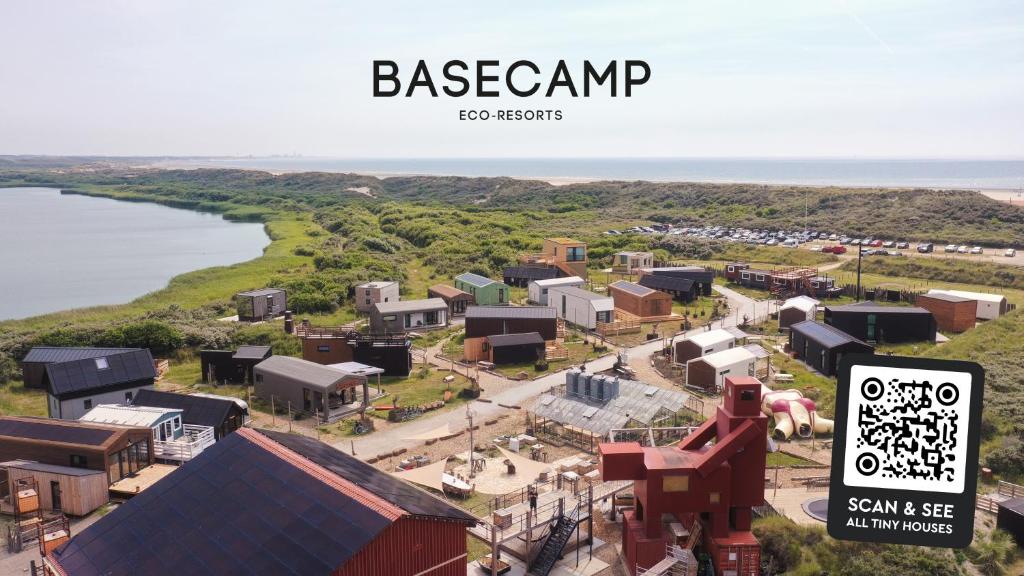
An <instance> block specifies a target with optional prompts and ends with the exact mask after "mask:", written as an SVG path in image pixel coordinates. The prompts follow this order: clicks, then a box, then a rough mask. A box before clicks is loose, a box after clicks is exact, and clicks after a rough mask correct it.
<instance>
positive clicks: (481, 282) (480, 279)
mask: <svg viewBox="0 0 1024 576" xmlns="http://www.w3.org/2000/svg"><path fill="white" fill-rule="evenodd" d="M455 279H456V280H459V281H461V282H465V283H466V284H472V285H473V286H476V287H477V288H484V287H486V286H490V285H491V284H498V281H497V280H491V279H490V278H487V277H486V276H481V275H479V274H473V273H472V272H465V273H463V274H459V275H458V276H456V277H455Z"/></svg>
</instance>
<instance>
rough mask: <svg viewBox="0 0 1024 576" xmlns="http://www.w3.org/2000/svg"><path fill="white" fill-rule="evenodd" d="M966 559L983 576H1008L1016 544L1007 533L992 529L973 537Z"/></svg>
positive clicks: (1015, 554)
mask: <svg viewBox="0 0 1024 576" xmlns="http://www.w3.org/2000/svg"><path fill="white" fill-rule="evenodd" d="M967 557H968V558H969V559H970V560H971V563H972V564H974V565H975V567H977V569H978V571H979V572H981V573H982V574H984V575H985V576H1003V574H1010V572H1009V571H1008V567H1009V566H1010V564H1011V563H1012V562H1013V560H1014V559H1015V558H1016V557H1017V543H1016V542H1014V541H1013V537H1012V536H1010V534H1009V533H1007V532H1004V531H1003V530H999V529H998V528H994V529H992V530H991V531H989V532H987V533H986V534H984V535H981V536H977V537H975V539H974V543H973V544H971V547H970V548H968V549H967Z"/></svg>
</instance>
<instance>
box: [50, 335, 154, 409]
mask: <svg viewBox="0 0 1024 576" xmlns="http://www.w3.org/2000/svg"><path fill="white" fill-rule="evenodd" d="M155 383H156V367H155V366H154V365H153V356H152V355H150V353H149V350H145V349H130V350H119V351H117V352H114V353H111V354H106V355H103V356H96V357H92V358H81V359H79V360H68V361H65V362H53V363H50V364H47V365H46V370H45V373H44V374H43V384H44V386H45V387H46V396H47V398H46V405H47V411H48V414H49V416H50V417H51V418H61V419H63V420H78V419H79V418H81V417H82V416H84V415H85V413H86V412H88V411H89V410H92V409H93V407H94V406H98V405H100V404H128V403H131V401H132V398H134V396H135V394H136V393H138V391H139V390H142V389H144V388H150V389H152V388H153V386H154V384H155Z"/></svg>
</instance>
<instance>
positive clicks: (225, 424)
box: [132, 389, 249, 440]
mask: <svg viewBox="0 0 1024 576" xmlns="http://www.w3.org/2000/svg"><path fill="white" fill-rule="evenodd" d="M132 405H134V406H153V407H157V408H172V409H176V410H179V411H180V412H181V419H182V422H184V424H185V425H186V426H203V427H209V428H212V429H213V437H214V439H215V440H220V439H221V438H223V437H225V436H227V435H228V434H230V433H232V432H234V431H235V430H238V429H239V428H241V427H242V426H244V425H245V423H246V422H248V421H249V405H248V404H247V403H246V402H245V400H242V399H240V398H229V397H227V396H216V395H213V394H202V393H197V394H175V393H174V392H161V391H159V390H148V389H145V390H139V392H138V394H136V395H135V398H134V399H133V400H132Z"/></svg>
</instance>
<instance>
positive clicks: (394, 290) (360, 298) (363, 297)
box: [352, 281, 401, 313]
mask: <svg viewBox="0 0 1024 576" xmlns="http://www.w3.org/2000/svg"><path fill="white" fill-rule="evenodd" d="M353 290H354V293H353V294H352V298H353V299H354V300H355V305H356V310H358V311H359V312H364V313H368V312H369V311H370V310H372V309H373V305H374V304H378V303H380V302H398V301H399V300H401V296H400V295H399V290H398V282H392V281H379V282H364V283H363V284H360V285H358V286H356V287H355V288H354V289H353Z"/></svg>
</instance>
